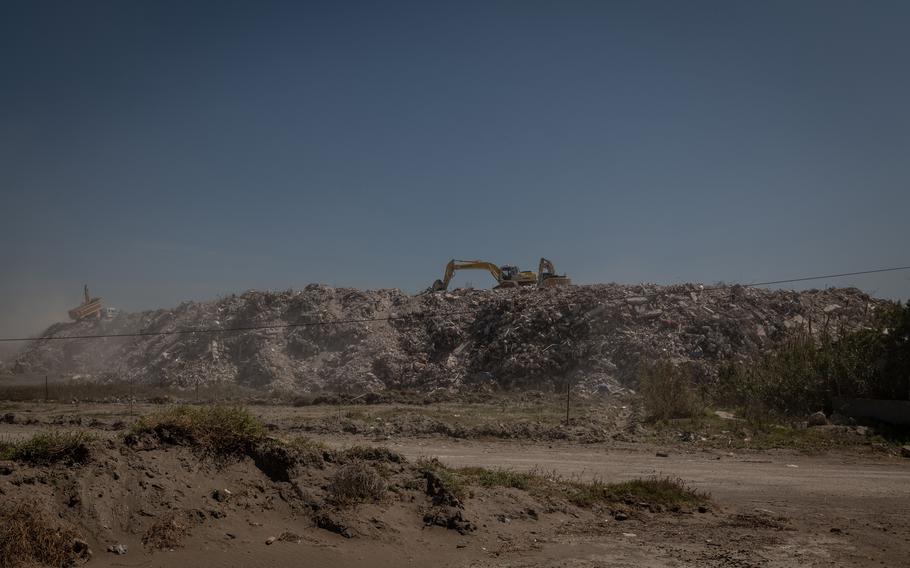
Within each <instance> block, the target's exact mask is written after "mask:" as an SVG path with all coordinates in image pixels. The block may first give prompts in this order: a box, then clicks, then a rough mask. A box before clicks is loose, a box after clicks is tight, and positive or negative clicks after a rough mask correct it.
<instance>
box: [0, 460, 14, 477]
mask: <svg viewBox="0 0 910 568" xmlns="http://www.w3.org/2000/svg"><path fill="white" fill-rule="evenodd" d="M14 471H16V466H15V465H14V464H13V462H11V461H0V475H10V474H11V473H13V472H14Z"/></svg>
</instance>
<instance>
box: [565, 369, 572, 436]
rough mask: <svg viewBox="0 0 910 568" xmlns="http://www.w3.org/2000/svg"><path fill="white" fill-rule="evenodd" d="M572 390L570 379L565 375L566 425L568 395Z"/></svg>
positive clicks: (567, 420) (567, 421) (567, 422)
mask: <svg viewBox="0 0 910 568" xmlns="http://www.w3.org/2000/svg"><path fill="white" fill-rule="evenodd" d="M571 392H572V381H571V380H570V379H569V378H568V377H566V425H567V426H568V424H569V395H570V394H571Z"/></svg>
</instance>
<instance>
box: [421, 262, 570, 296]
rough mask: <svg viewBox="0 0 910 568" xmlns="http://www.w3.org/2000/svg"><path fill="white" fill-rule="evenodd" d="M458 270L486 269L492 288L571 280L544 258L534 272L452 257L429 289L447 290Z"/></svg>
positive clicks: (544, 285)
mask: <svg viewBox="0 0 910 568" xmlns="http://www.w3.org/2000/svg"><path fill="white" fill-rule="evenodd" d="M459 270H486V271H487V272H489V273H490V274H491V275H492V276H493V279H494V280H496V286H494V288H517V287H518V286H537V287H538V288H551V287H553V286H568V285H569V284H571V280H570V279H569V278H568V277H567V276H565V275H559V274H556V268H555V267H554V266H553V263H552V262H550V261H549V260H547V259H545V258H541V259H540V265H539V267H538V271H537V272H536V273H535V272H534V271H531V270H520V269H519V268H518V267H517V266H512V265H508V264H506V265H502V266H500V265H497V264H495V263H493V262H488V261H485V260H458V259H452V260H450V261H449V263H448V264H447V265H446V269H445V273H444V274H443V277H442V278H441V279H439V280H436V281H435V282H433V285H432V286H431V287H430V289H429V291H431V292H439V291H442V290H447V289H448V288H449V283H450V282H451V281H452V277H453V276H454V275H455V273H456V272H457V271H459Z"/></svg>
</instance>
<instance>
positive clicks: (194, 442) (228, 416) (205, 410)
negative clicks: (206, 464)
mask: <svg viewBox="0 0 910 568" xmlns="http://www.w3.org/2000/svg"><path fill="white" fill-rule="evenodd" d="M145 434H151V435H154V436H156V437H157V438H158V439H160V440H161V441H162V442H165V443H169V444H176V445H184V446H192V447H194V448H197V449H199V450H200V451H201V452H202V453H203V454H206V455H211V456H215V457H229V456H239V455H243V454H247V453H249V452H250V450H251V449H252V448H253V447H254V446H255V445H256V444H258V443H259V442H261V441H262V440H264V439H265V436H266V430H265V426H264V425H263V424H262V422H261V421H260V420H259V419H258V418H256V417H255V416H253V415H252V414H251V413H250V412H249V411H247V410H246V409H244V408H241V407H239V406H175V407H173V408H169V409H168V410H164V411H162V412H155V413H152V414H149V415H146V416H143V417H142V418H140V419H139V420H137V421H136V423H135V424H133V427H132V435H134V436H141V435H145Z"/></svg>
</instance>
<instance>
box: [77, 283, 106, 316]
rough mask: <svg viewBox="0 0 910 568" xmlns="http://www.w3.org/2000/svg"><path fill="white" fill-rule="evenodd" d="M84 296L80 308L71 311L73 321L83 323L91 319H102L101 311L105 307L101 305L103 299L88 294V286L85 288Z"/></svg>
mask: <svg viewBox="0 0 910 568" xmlns="http://www.w3.org/2000/svg"><path fill="white" fill-rule="evenodd" d="M83 294H84V296H85V299H84V301H83V302H82V304H81V305H80V306H77V307H75V308H73V309H71V310H70V311H69V316H70V318H71V319H72V320H73V321H82V320H84V319H88V318H91V317H94V318H98V319H101V310H102V308H103V307H104V306H103V305H102V303H101V298H92V297H91V295H90V294H89V293H88V284H86V285H85V287H84V288H83Z"/></svg>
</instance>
